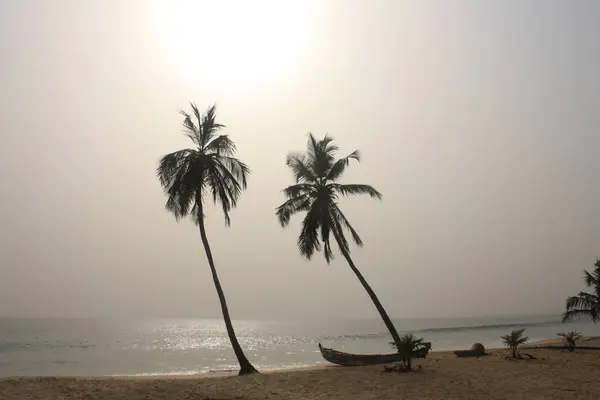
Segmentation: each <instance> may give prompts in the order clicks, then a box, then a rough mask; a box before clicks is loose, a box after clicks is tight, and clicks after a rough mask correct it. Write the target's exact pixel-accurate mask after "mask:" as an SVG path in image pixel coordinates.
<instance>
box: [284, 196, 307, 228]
mask: <svg viewBox="0 0 600 400" xmlns="http://www.w3.org/2000/svg"><path fill="white" fill-rule="evenodd" d="M310 206H311V198H310V196H309V195H308V194H302V195H299V196H296V197H292V198H291V199H289V200H287V201H286V202H285V203H283V204H282V205H280V206H279V207H277V208H276V210H275V215H277V219H278V221H279V224H280V225H281V226H282V227H284V228H285V227H286V226H287V225H288V224H289V223H290V219H291V218H292V215H294V214H295V213H297V212H302V211H308V210H310Z"/></svg>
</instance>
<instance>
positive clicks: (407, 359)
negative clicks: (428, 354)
mask: <svg viewBox="0 0 600 400" xmlns="http://www.w3.org/2000/svg"><path fill="white" fill-rule="evenodd" d="M423 340H424V339H423V338H418V337H416V336H415V335H413V334H412V333H405V334H404V335H402V336H401V337H400V347H398V345H397V344H396V343H394V342H390V344H391V345H392V346H393V347H394V348H396V350H398V353H399V354H400V356H401V357H402V363H403V364H404V366H405V367H406V370H407V371H412V360H413V358H415V352H419V351H422V350H423V349H425V350H428V348H430V347H431V343H425V342H424V341H423Z"/></svg>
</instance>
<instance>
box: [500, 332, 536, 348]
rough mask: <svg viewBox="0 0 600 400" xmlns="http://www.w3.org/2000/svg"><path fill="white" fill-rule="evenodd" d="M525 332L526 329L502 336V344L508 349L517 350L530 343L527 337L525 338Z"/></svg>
mask: <svg viewBox="0 0 600 400" xmlns="http://www.w3.org/2000/svg"><path fill="white" fill-rule="evenodd" d="M523 332H525V329H515V330H514V331H512V332H511V333H510V334H509V335H504V336H502V337H501V339H502V342H503V343H504V345H505V346H506V347H511V348H517V347H519V346H522V345H523V344H525V343H527V341H529V338H528V337H527V336H523Z"/></svg>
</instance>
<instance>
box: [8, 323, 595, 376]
mask: <svg viewBox="0 0 600 400" xmlns="http://www.w3.org/2000/svg"><path fill="white" fill-rule="evenodd" d="M394 324H395V325H396V328H397V329H398V330H399V331H402V332H413V333H415V334H416V335H418V336H421V337H424V338H425V340H426V341H431V342H432V345H433V350H434V351H436V350H438V351H439V350H454V349H462V348H465V349H466V348H470V347H471V345H472V344H473V343H475V342H480V343H483V344H484V345H485V346H486V348H494V347H501V341H500V336H502V335H504V334H507V333H509V332H510V331H511V330H512V329H516V328H525V329H526V330H525V334H526V335H527V336H528V337H529V338H530V340H531V341H535V340H541V339H547V338H552V337H556V334H557V333H558V332H563V331H571V330H577V331H579V332H582V333H583V334H584V335H586V336H592V335H600V325H593V324H591V323H585V322H578V323H572V324H568V325H562V324H561V323H560V321H559V318H558V317H557V316H556V315H554V316H552V315H551V316H548V315H546V316H544V315H539V316H528V317H523V316H520V317H493V318H491V317H487V318H452V319H421V320H397V321H394ZM234 326H235V329H236V333H237V336H238V338H239V341H240V343H241V345H242V347H243V348H244V351H245V352H246V354H247V356H248V358H249V359H250V360H251V362H252V363H253V364H254V365H255V366H256V367H257V368H258V369H259V370H275V369H285V368H296V367H302V366H312V365H320V364H326V361H325V360H323V359H322V357H321V355H320V353H319V350H318V348H317V344H318V343H322V344H323V345H324V346H325V347H333V348H335V349H337V350H343V351H347V352H354V353H384V352H385V353H389V352H392V348H391V346H390V345H389V341H390V340H391V338H390V336H389V334H388V332H387V330H386V329H385V326H384V325H383V323H382V322H381V321H380V320H376V319H373V320H358V319H357V320H347V321H331V320H329V321H287V322H271V321H234ZM236 369H237V363H236V359H235V356H234V354H233V351H232V350H231V346H230V344H229V339H228V337H227V333H226V331H225V327H224V324H223V321H222V320H217V319H214V320H205V319H154V320H139V321H135V320H127V321H125V320H114V321H110V320H91V319H90V320H86V319H63V320H61V319H0V377H9V376H49V375H51V376H152V375H170V374H198V373H207V372H221V371H231V370H236Z"/></svg>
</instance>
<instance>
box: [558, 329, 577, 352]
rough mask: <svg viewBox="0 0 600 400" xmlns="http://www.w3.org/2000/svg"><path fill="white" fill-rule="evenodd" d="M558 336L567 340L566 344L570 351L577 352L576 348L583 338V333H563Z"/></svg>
mask: <svg viewBox="0 0 600 400" xmlns="http://www.w3.org/2000/svg"><path fill="white" fill-rule="evenodd" d="M557 335H558V336H560V337H562V338H563V339H564V340H565V344H566V345H567V348H568V349H569V351H575V348H576V347H577V342H578V341H579V340H581V338H582V337H583V336H581V333H579V332H575V331H571V332H561V333H558V334H557Z"/></svg>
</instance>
